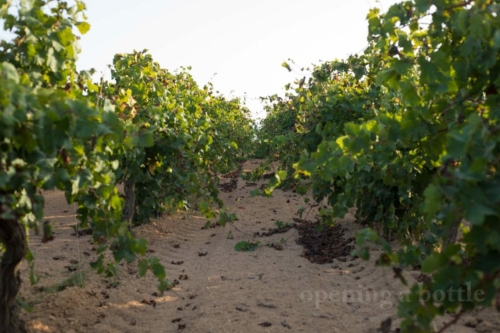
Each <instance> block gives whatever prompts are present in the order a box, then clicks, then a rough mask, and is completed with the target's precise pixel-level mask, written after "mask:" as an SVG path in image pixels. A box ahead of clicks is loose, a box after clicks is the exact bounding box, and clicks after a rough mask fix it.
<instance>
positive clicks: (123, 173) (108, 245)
mask: <svg viewBox="0 0 500 333" xmlns="http://www.w3.org/2000/svg"><path fill="white" fill-rule="evenodd" d="M17 9H18V10H17V12H16V8H14V7H12V6H11V1H6V0H0V19H2V20H3V23H4V29H5V30H9V31H10V33H11V34H12V35H13V38H12V40H11V41H5V40H2V41H1V44H0V108H1V114H0V242H3V243H4V245H5V247H6V255H5V256H3V258H2V269H4V268H5V269H6V270H5V271H2V276H0V299H1V303H2V306H1V307H0V322H2V324H0V330H3V329H5V330H7V331H16V330H17V328H16V325H17V324H16V323H15V322H14V321H15V320H14V319H12V318H14V317H13V316H12V314H11V313H10V312H11V311H12V310H11V309H12V308H13V304H12V302H13V301H14V299H15V297H14V298H12V297H11V295H14V296H15V295H16V293H17V291H18V287H19V286H18V283H17V282H16V281H17V280H16V281H14V280H15V279H16V278H15V275H16V274H18V272H17V271H16V270H17V269H16V268H15V267H17V266H18V262H17V261H16V262H14V261H13V260H20V259H21V258H14V256H13V255H12V254H14V253H17V254H19V253H20V254H21V257H22V256H24V255H26V258H27V259H28V261H29V263H30V267H31V269H32V270H31V271H32V275H31V281H32V282H33V283H35V282H36V281H37V280H38V277H37V276H36V275H35V274H34V272H33V259H34V255H33V253H32V252H31V251H29V250H26V241H25V240H24V241H23V242H21V241H18V242H17V243H14V241H13V239H14V238H10V237H9V232H10V229H12V227H11V226H13V225H18V224H19V225H22V226H23V227H25V228H27V229H29V228H34V229H36V230H37V231H38V229H39V222H40V220H41V219H42V217H43V195H42V192H41V191H43V190H50V189H55V188H57V189H60V190H62V191H64V192H65V196H66V199H67V201H68V203H77V205H78V210H77V218H78V220H79V221H80V227H82V228H84V229H88V230H91V231H92V237H93V240H94V242H95V243H96V244H98V245H99V248H98V250H97V254H98V257H97V259H96V260H95V261H94V262H93V263H92V264H91V266H92V267H93V268H94V269H96V270H97V272H99V273H105V274H106V275H108V276H111V275H113V274H115V271H116V269H115V267H114V265H113V263H106V262H105V260H104V254H105V252H106V251H108V250H109V251H111V253H112V254H113V258H114V261H115V262H120V261H122V260H125V261H127V262H131V261H134V260H136V259H137V256H139V257H140V258H141V259H140V261H139V268H140V275H141V276H142V275H144V274H146V272H147V271H148V270H150V271H151V272H152V273H153V274H154V275H155V276H156V277H157V278H158V281H159V285H158V287H159V289H160V290H161V291H164V290H166V289H169V288H171V287H172V284H171V283H170V282H169V281H168V280H166V272H165V269H164V267H163V266H162V265H161V263H160V262H159V261H158V259H157V258H154V257H149V258H145V256H146V247H147V244H146V241H145V240H144V239H139V238H135V237H134V236H133V234H132V233H131V231H130V225H129V224H128V222H127V221H123V219H122V217H123V214H122V213H123V203H124V200H123V199H122V198H121V196H120V195H119V192H118V189H117V187H116V185H117V184H119V183H120V182H122V181H130V180H132V181H133V182H134V183H136V184H137V187H136V191H137V194H138V195H137V196H138V198H140V201H138V202H137V205H136V206H134V209H135V208H136V207H137V208H138V214H137V216H136V218H137V220H138V221H139V222H143V221H147V220H148V219H149V218H150V217H151V216H152V215H153V214H154V213H159V212H162V211H163V210H164V209H165V207H166V205H173V206H174V207H181V206H182V207H187V206H188V200H189V199H190V196H196V197H201V198H202V199H203V200H204V201H202V203H201V204H200V205H201V206H202V208H203V209H202V211H203V212H204V213H205V215H206V216H207V218H211V217H214V216H215V212H214V211H213V210H212V208H211V205H212V203H216V204H217V205H219V206H221V205H222V202H221V201H220V200H219V199H218V198H217V193H218V191H217V183H216V180H215V177H214V175H215V174H216V173H219V172H227V171H229V170H230V169H231V168H232V167H233V166H234V164H235V163H236V161H237V160H238V159H241V157H242V156H243V155H244V154H245V152H246V151H247V150H248V149H249V148H250V147H251V142H252V140H253V123H252V122H251V121H250V119H249V116H248V113H249V112H248V110H247V109H246V108H244V107H242V106H241V103H240V100H238V99H232V100H226V99H225V98H224V97H223V96H220V95H218V94H216V93H214V92H213V88H212V85H211V84H207V86H205V87H203V88H199V87H198V86H197V84H196V83H195V82H194V80H193V78H192V77H191V76H190V75H189V73H187V71H185V70H183V71H181V72H178V73H174V74H172V73H170V72H168V71H167V70H164V69H162V68H160V67H159V65H158V64H157V63H155V62H153V61H152V58H151V56H150V55H148V54H147V53H146V51H143V52H134V53H132V54H122V55H117V56H115V59H114V66H113V69H112V75H113V79H114V82H113V83H109V82H103V81H101V82H100V84H95V83H94V82H92V79H91V73H92V71H90V72H85V71H83V72H77V70H76V65H75V62H76V59H77V55H78V53H79V52H80V48H79V45H78V40H79V39H80V36H78V35H76V34H75V33H76V31H78V32H79V33H80V34H85V33H86V32H87V31H88V30H89V29H90V25H89V24H88V23H87V22H85V19H86V17H85V14H84V10H85V4H84V3H83V2H81V1H79V0H76V1H75V2H74V3H73V4H72V5H70V4H69V3H68V2H62V1H50V0H48V1H44V0H34V1H28V0H22V1H20V3H19V6H18V8H17ZM220 215H221V216H220V221H221V222H220V223H226V222H227V221H229V222H231V221H234V219H235V218H236V217H235V216H234V214H228V213H227V212H222V213H221V214H220ZM7 229H9V231H7ZM18 230H23V228H18ZM43 232H44V241H50V240H51V239H52V229H51V225H49V224H46V225H44V228H43ZM19 234H20V235H21V236H20V237H19V239H23V238H24V233H23V232H21V231H19ZM16 239H17V238H16ZM16 251H17V252H16ZM7 254H9V255H7ZM9 260H11V261H12V262H10V261H9ZM6 286H15V287H13V288H12V290H9V288H10V287H6ZM9 318H10V319H9ZM10 320H12V322H7V321H10ZM3 321H5V322H3ZM2 325H7V326H2Z"/></svg>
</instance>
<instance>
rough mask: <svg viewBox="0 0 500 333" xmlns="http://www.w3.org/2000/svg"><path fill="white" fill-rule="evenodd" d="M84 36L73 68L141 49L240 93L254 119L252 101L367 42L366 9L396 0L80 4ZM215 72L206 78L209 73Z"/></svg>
mask: <svg viewBox="0 0 500 333" xmlns="http://www.w3.org/2000/svg"><path fill="white" fill-rule="evenodd" d="M84 2H85V3H86V4H87V12H86V13H87V16H88V22H89V23H90V24H91V26H92V27H91V29H90V31H89V32H88V33H87V34H86V35H85V36H83V37H82V39H81V41H80V42H81V46H82V49H83V52H82V53H81V54H80V59H79V62H78V65H79V69H89V68H95V69H97V70H98V71H104V70H106V68H107V65H108V64H111V63H112V60H113V56H114V54H115V53H123V52H131V51H132V50H133V49H136V50H142V49H145V48H147V49H149V52H150V53H151V54H152V55H153V58H154V59H155V60H156V61H158V62H159V63H160V65H161V66H162V67H164V68H167V69H169V70H172V71H173V70H175V69H177V68H179V67H180V66H192V68H193V69H192V71H191V73H192V75H193V76H194V78H195V80H196V81H197V82H198V83H199V84H200V85H203V84H205V83H206V82H207V81H212V82H213V83H214V86H215V88H216V90H219V91H220V92H221V93H223V94H225V95H226V96H239V97H241V96H243V95H244V94H245V93H246V94H247V97H248V99H247V105H248V107H249V108H250V109H251V111H252V113H253V115H254V116H263V114H262V107H261V105H260V101H258V97H259V96H268V95H272V94H275V93H278V94H282V93H283V91H284V90H283V86H284V85H285V84H286V83H288V82H292V81H293V80H294V79H295V78H297V77H299V76H300V72H295V73H294V72H291V73H289V72H288V71H287V70H286V69H285V68H283V67H281V63H282V62H283V61H286V60H287V59H289V58H291V59H293V60H294V61H295V63H296V65H297V67H299V68H300V67H307V66H309V65H310V64H312V63H316V64H317V63H318V62H319V61H320V60H323V61H326V60H334V59H335V58H344V57H346V56H347V55H349V54H352V53H356V52H360V51H361V50H362V49H363V48H364V47H365V46H366V45H367V39H366V37H367V32H368V28H367V26H368V25H367V21H366V15H367V13H368V10H369V8H372V7H381V9H382V10H383V11H386V10H387V9H388V8H389V6H390V5H391V4H392V3H395V2H397V1H396V0H380V1H376V0H307V1H306V0H210V1H209V0H86V1H84ZM215 73H217V75H215V76H214V74H215Z"/></svg>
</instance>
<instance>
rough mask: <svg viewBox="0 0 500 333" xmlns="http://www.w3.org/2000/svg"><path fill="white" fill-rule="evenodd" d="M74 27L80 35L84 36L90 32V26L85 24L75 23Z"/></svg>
mask: <svg viewBox="0 0 500 333" xmlns="http://www.w3.org/2000/svg"><path fill="white" fill-rule="evenodd" d="M75 25H76V27H77V28H78V31H80V33H81V34H82V35H85V34H86V33H87V32H88V31H89V30H90V24H88V23H87V22H77V23H76V24H75Z"/></svg>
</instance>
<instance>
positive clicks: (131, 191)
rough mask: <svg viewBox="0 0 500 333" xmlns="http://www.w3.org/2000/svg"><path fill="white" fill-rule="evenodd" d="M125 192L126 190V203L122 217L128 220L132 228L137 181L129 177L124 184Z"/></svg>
mask: <svg viewBox="0 0 500 333" xmlns="http://www.w3.org/2000/svg"><path fill="white" fill-rule="evenodd" d="M123 192H125V205H124V206H123V212H122V219H123V221H127V223H128V227H129V229H131V228H132V219H133V218H134V213H135V182H134V181H133V180H131V179H127V180H126V181H125V183H124V186H123Z"/></svg>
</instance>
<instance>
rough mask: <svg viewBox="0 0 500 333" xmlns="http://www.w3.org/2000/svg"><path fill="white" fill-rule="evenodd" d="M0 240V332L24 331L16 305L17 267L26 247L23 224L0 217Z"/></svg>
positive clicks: (19, 277)
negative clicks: (0, 246)
mask: <svg viewBox="0 0 500 333" xmlns="http://www.w3.org/2000/svg"><path fill="white" fill-rule="evenodd" d="M0 242H2V243H3V245H4V246H5V253H4V254H3V256H2V262H1V263H0V332H3V333H20V332H26V330H25V329H24V326H23V323H22V322H21V321H20V319H19V308H18V305H17V294H18V292H19V287H20V285H21V274H20V272H19V267H20V266H21V263H22V261H23V259H24V256H25V255H26V251H27V249H28V245H27V243H26V232H25V230H24V226H22V225H21V223H19V221H17V220H3V219H0Z"/></svg>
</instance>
